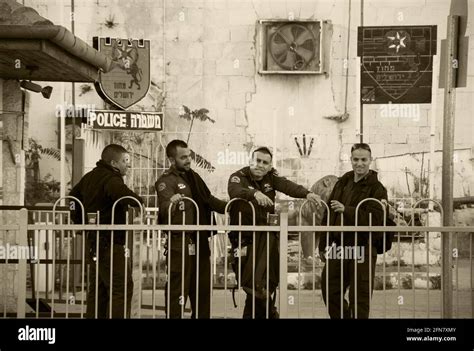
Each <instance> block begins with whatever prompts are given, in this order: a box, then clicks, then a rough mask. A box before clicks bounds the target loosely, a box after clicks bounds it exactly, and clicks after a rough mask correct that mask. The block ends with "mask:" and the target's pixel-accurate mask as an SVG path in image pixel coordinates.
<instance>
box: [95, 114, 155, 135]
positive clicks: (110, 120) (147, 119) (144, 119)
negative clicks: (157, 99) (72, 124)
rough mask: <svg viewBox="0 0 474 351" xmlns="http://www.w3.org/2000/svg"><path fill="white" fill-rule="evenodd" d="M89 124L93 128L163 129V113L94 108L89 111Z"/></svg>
mask: <svg viewBox="0 0 474 351" xmlns="http://www.w3.org/2000/svg"><path fill="white" fill-rule="evenodd" d="M87 125H88V126H89V127H91V128H92V129H115V130H148V131H150V130H163V113H162V112H130V111H108V110H94V111H90V112H89V116H88V117H87Z"/></svg>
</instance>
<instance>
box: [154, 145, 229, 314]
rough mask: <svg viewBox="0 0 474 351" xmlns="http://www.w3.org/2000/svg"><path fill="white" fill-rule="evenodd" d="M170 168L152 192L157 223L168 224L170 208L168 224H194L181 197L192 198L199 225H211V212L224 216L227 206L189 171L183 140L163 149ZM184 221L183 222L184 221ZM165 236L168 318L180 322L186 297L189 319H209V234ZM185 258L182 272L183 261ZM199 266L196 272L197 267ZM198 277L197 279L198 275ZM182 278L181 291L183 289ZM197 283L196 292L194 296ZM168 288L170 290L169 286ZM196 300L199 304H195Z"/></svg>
mask: <svg viewBox="0 0 474 351" xmlns="http://www.w3.org/2000/svg"><path fill="white" fill-rule="evenodd" d="M166 155H167V156H168V158H169V160H170V162H171V167H170V169H169V170H167V171H166V172H165V173H163V175H162V176H161V177H160V178H159V179H158V180H157V182H156V183H155V188H156V191H157V194H158V202H159V208H160V212H159V213H160V217H159V218H160V222H161V223H168V216H169V212H168V211H169V208H170V204H172V207H171V224H197V214H196V210H195V206H194V204H192V203H191V202H190V201H189V200H183V199H182V198H183V197H188V198H192V199H193V200H194V201H195V202H196V204H197V206H198V208H199V224H200V225H205V224H210V221H211V211H215V212H218V213H224V209H225V205H226V202H225V201H222V200H219V199H217V198H215V197H214V196H212V194H211V192H210V191H209V188H208V187H207V186H206V184H205V183H204V181H203V180H202V178H201V177H200V176H199V174H197V173H196V172H194V171H193V170H192V169H191V156H190V155H191V151H190V149H189V148H188V145H187V144H186V143H185V142H184V141H182V140H173V141H171V142H170V143H169V144H168V145H167V146H166ZM183 219H184V220H183ZM182 233H183V232H181V231H179V232H178V231H177V232H171V233H168V242H167V255H168V260H167V263H168V262H170V264H169V267H168V269H169V270H170V276H169V278H168V282H167V284H166V288H165V304H166V311H168V306H167V303H168V299H167V292H168V289H169V292H170V296H169V299H170V306H169V310H170V311H169V317H170V318H181V312H182V309H183V310H184V305H185V304H186V299H187V297H188V296H189V297H190V300H191V309H192V315H191V318H210V293H211V291H210V279H211V277H210V273H211V266H210V250H209V241H208V238H209V237H210V235H211V233H210V232H209V231H200V232H199V246H198V240H197V239H198V233H197V232H193V231H186V232H185V235H184V241H185V242H184V251H183V249H182V248H183V242H182V239H183V235H182ZM183 257H184V271H183V269H182V259H183ZM198 259H199V261H198ZM198 262H199V271H197V269H196V268H197V263H198ZM198 274H199V277H197V275H198ZM182 277H184V291H183V289H182V283H183V281H182ZM196 279H197V280H198V282H199V288H198V290H199V292H198V293H196ZM168 285H169V286H168ZM196 299H197V300H198V302H197V303H196Z"/></svg>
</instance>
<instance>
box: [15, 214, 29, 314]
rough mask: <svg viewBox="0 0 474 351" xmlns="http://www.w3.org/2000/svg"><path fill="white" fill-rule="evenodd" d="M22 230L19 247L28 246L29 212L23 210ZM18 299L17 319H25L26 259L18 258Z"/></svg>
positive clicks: (21, 216) (20, 221)
mask: <svg viewBox="0 0 474 351" xmlns="http://www.w3.org/2000/svg"><path fill="white" fill-rule="evenodd" d="M19 224H20V229H19V231H18V245H19V246H20V247H27V246H28V237H27V235H28V210H27V209H26V208H22V209H21V210H20V214H19ZM17 297H18V299H17V306H16V315H17V318H25V311H26V306H25V304H26V257H21V258H20V257H18V296H17Z"/></svg>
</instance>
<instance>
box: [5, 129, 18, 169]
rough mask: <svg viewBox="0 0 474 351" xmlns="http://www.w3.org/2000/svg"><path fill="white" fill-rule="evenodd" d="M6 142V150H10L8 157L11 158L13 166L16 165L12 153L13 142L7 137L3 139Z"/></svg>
mask: <svg viewBox="0 0 474 351" xmlns="http://www.w3.org/2000/svg"><path fill="white" fill-rule="evenodd" d="M5 140H6V142H7V143H8V150H10V156H11V158H12V162H13V163H14V164H17V162H16V157H15V153H14V152H13V141H12V138H11V137H10V136H9V135H7V137H6V138H5Z"/></svg>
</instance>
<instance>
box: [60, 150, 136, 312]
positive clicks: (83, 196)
mask: <svg viewBox="0 0 474 351" xmlns="http://www.w3.org/2000/svg"><path fill="white" fill-rule="evenodd" d="M129 160H130V156H129V154H128V151H127V150H126V149H125V148H123V147H122V146H120V145H116V144H110V145H108V146H106V147H105V148H104V150H103V151H102V155H101V159H100V160H99V161H98V162H97V166H96V167H95V168H94V169H93V170H92V171H90V172H89V173H87V174H86V175H85V176H84V177H82V179H81V180H80V181H79V183H77V185H76V186H75V187H74V188H73V189H72V190H71V192H70V194H69V195H71V196H74V197H76V198H78V199H79V200H80V201H81V202H82V204H83V206H84V210H85V212H86V213H85V216H84V217H85V218H86V221H87V214H88V213H93V214H96V213H97V211H99V223H100V224H111V223H112V206H113V204H114V203H115V202H116V201H117V200H118V199H120V198H121V197H123V196H132V197H133V198H135V199H137V200H138V201H139V202H140V203H143V200H142V199H141V198H140V197H139V196H138V195H137V194H135V193H134V192H133V191H132V190H130V189H129V188H128V187H127V186H126V185H125V183H124V181H123V176H125V175H126V174H127V169H128V167H129ZM72 202H73V203H74V209H75V211H74V214H73V218H74V223H76V224H79V223H81V221H82V214H81V210H80V209H81V208H80V206H79V204H76V203H75V201H74V200H73V201H72ZM129 205H130V206H134V207H138V203H137V202H136V201H134V200H132V199H124V200H122V201H120V202H119V203H117V205H116V206H115V214H114V222H115V224H124V223H126V215H127V208H128V206H129ZM113 233H114V235H113V245H111V244H112V241H111V238H112V236H111V232H110V231H100V232H99V251H98V252H96V247H97V246H96V244H97V242H96V238H97V232H96V231H94V232H88V233H87V239H86V243H87V248H88V252H89V257H88V258H89V265H90V266H89V272H90V273H89V289H88V293H87V312H86V317H87V318H94V317H95V309H96V306H95V300H96V295H95V292H96V286H95V281H96V261H97V260H98V261H99V269H98V272H99V274H98V287H97V289H98V293H97V302H98V304H97V317H98V318H107V317H109V315H110V311H108V308H109V303H110V302H109V301H110V300H109V299H110V296H109V294H110V268H111V267H110V254H111V251H112V255H113V267H112V270H113V273H112V311H111V314H112V318H124V304H125V302H126V304H127V306H126V307H127V315H126V316H125V318H126V317H129V315H130V306H131V300H132V294H133V281H132V273H131V272H132V269H131V265H130V259H128V260H126V255H128V249H127V248H126V247H125V246H124V245H125V235H126V232H124V231H118V230H116V231H114V232H113ZM111 246H113V247H112V250H111ZM127 257H129V256H127ZM126 261H128V262H127V266H128V267H127V277H125V264H126ZM125 281H126V282H127V296H126V297H125Z"/></svg>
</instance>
